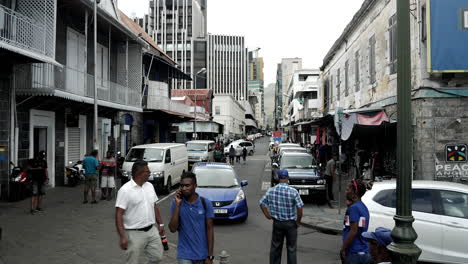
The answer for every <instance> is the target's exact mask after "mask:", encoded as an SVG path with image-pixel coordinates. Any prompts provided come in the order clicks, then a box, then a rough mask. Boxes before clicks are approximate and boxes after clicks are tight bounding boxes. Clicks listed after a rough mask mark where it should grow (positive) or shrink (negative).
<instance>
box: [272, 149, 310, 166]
mask: <svg viewBox="0 0 468 264" xmlns="http://www.w3.org/2000/svg"><path fill="white" fill-rule="evenodd" d="M286 152H297V153H307V149H305V148H301V147H289V146H286V147H282V148H281V149H279V153H277V155H275V156H273V158H272V161H273V163H275V162H278V160H279V158H280V157H281V155H283V153H286Z"/></svg>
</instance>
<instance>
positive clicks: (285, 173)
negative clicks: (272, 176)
mask: <svg viewBox="0 0 468 264" xmlns="http://www.w3.org/2000/svg"><path fill="white" fill-rule="evenodd" d="M288 178H289V173H288V171H287V170H280V171H279V172H278V179H283V180H284V179H288Z"/></svg>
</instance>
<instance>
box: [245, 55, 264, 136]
mask: <svg viewBox="0 0 468 264" xmlns="http://www.w3.org/2000/svg"><path fill="white" fill-rule="evenodd" d="M263 67H264V64H263V58H261V57H258V49H257V50H256V51H250V52H249V69H248V70H249V80H248V89H249V91H253V92H254V94H255V95H256V96H257V101H258V103H257V104H256V105H255V119H256V120H257V123H258V126H259V128H260V129H265V92H264V75H263Z"/></svg>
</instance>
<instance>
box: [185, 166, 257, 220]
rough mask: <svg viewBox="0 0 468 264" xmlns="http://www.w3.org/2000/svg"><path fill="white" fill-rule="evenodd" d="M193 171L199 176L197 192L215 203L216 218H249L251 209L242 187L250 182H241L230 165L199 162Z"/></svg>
mask: <svg viewBox="0 0 468 264" xmlns="http://www.w3.org/2000/svg"><path fill="white" fill-rule="evenodd" d="M192 172H193V173H195V175H196V176H197V185H198V187H197V190H196V192H197V193H198V194H199V195H200V196H203V197H205V198H206V199H208V200H210V201H212V203H213V210H214V215H215V219H225V220H239V221H241V222H243V221H245V220H247V217H248V215H249V210H248V207H247V200H246V197H245V193H244V191H243V190H242V188H243V187H244V186H247V184H248V182H247V181H241V182H239V180H238V178H237V174H236V172H235V171H234V169H233V168H232V167H231V166H230V165H228V164H226V163H207V162H199V163H196V164H194V165H193V168H192Z"/></svg>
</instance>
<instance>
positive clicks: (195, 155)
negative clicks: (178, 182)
mask: <svg viewBox="0 0 468 264" xmlns="http://www.w3.org/2000/svg"><path fill="white" fill-rule="evenodd" d="M186 145H187V152H188V162H189V166H190V165H192V164H193V163H195V162H200V161H207V162H213V161H214V150H215V142H214V141H213V140H192V141H188V142H187V143H186Z"/></svg>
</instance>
